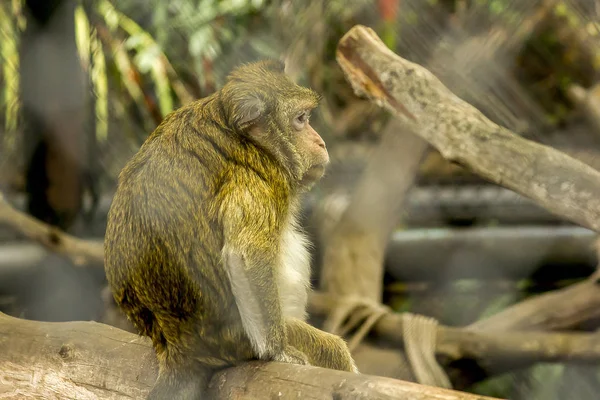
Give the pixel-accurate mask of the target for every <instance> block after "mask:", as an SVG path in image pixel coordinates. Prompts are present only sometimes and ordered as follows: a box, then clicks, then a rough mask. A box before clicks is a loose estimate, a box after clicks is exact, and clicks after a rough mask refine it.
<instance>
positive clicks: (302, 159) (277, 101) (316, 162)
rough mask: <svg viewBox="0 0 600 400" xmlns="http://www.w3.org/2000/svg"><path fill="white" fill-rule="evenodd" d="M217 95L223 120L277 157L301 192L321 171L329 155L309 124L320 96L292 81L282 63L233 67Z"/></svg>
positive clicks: (315, 179)
mask: <svg viewBox="0 0 600 400" xmlns="http://www.w3.org/2000/svg"><path fill="white" fill-rule="evenodd" d="M220 100H221V106H222V108H223V110H224V111H225V117H226V118H225V120H226V121H227V124H228V125H229V126H230V127H231V128H232V129H233V130H234V131H236V132H239V133H240V134H241V135H244V136H246V137H248V138H249V139H250V140H251V141H253V142H254V143H256V144H257V145H258V146H259V147H260V148H262V149H263V150H264V151H266V152H268V153H269V154H270V155H271V156H273V157H274V158H275V159H277V160H278V161H279V163H280V165H281V166H282V167H283V168H285V169H286V170H287V171H289V172H290V174H291V176H292V179H293V180H294V183H295V184H297V185H298V189H299V190H300V191H305V190H308V189H310V188H311V187H312V186H313V184H314V183H315V182H316V181H318V180H319V179H320V178H321V177H322V176H323V174H324V172H325V167H326V166H327V164H328V163H329V154H328V153H327V149H326V147H325V143H324V142H323V139H321V136H319V134H318V133H317V132H316V131H315V130H314V129H313V128H312V127H311V126H310V123H309V119H310V112H311V111H312V110H313V109H315V108H316V107H317V106H318V104H319V95H318V94H317V93H315V92H314V91H312V90H310V89H308V88H305V87H302V86H299V85H297V84H296V83H294V82H293V81H292V80H291V79H290V78H289V77H288V76H286V75H285V72H284V65H283V64H282V63H280V62H275V61H262V62H257V63H252V64H246V65H243V66H241V67H238V68H236V69H235V70H234V71H233V72H232V73H231V74H230V75H229V77H228V81H227V83H226V84H225V86H224V87H223V88H222V89H221V91H220Z"/></svg>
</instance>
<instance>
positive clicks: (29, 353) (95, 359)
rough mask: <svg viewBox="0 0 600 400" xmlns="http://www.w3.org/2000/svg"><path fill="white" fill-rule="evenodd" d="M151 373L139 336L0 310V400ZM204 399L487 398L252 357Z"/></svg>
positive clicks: (120, 395)
mask: <svg viewBox="0 0 600 400" xmlns="http://www.w3.org/2000/svg"><path fill="white" fill-rule="evenodd" d="M156 373H157V364H156V360H155V357H154V353H153V351H152V348H151V345H150V343H149V341H148V340H147V339H145V338H141V337H139V336H136V335H134V334H131V333H128V332H125V331H122V330H120V329H117V328H113V327H110V326H107V325H103V324H98V323H94V322H64V323H49V322H35V321H27V320H23V319H18V318H13V317H9V316H7V315H4V314H1V313H0V398H3V399H4V398H6V399H21V398H33V399H46V400H53V399H79V400H88V399H142V398H144V396H145V395H146V394H147V392H148V391H149V389H150V387H151V386H152V384H153V382H154V380H155V378H156ZM208 398H211V399H215V400H218V399H238V400H243V399H273V398H281V399H290V398H294V399H295V398H301V399H315V400H316V399H323V400H325V399H332V398H334V399H339V400H343V399H367V398H368V399H375V400H377V399H381V400H388V399H398V398H410V399H416V400H419V399H423V400H425V399H439V400H442V399H443V400H483V399H490V398H487V397H485V398H484V397H481V396H475V395H471V394H468V393H462V392H457V391H449V390H443V389H439V388H433V387H427V386H422V385H417V384H414V383H409V382H403V381H398V380H393V379H389V378H381V377H373V376H368V375H354V374H350V373H346V372H340V371H333V370H327V369H322V368H315V367H306V366H299V365H290V364H280V363H260V362H251V363H247V364H245V365H242V366H239V367H236V368H230V369H226V370H224V371H222V372H220V373H218V374H216V375H215V376H214V377H213V379H212V381H211V385H210V393H209V396H208Z"/></svg>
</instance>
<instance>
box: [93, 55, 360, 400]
mask: <svg viewBox="0 0 600 400" xmlns="http://www.w3.org/2000/svg"><path fill="white" fill-rule="evenodd" d="M318 103H319V96H318V95H317V94H316V93H315V92H313V91H312V90H310V89H307V88H304V87H301V86H299V85H297V84H296V83H294V82H292V81H291V80H290V79H289V77H287V76H286V75H285V73H284V65H283V63H281V62H278V61H260V62H256V63H251V64H245V65H242V66H240V67H238V68H237V69H235V70H234V71H232V72H231V73H230V75H229V76H228V78H227V81H226V83H225V84H224V86H223V87H222V89H221V90H219V91H218V92H216V93H214V94H212V95H211V96H209V97H206V98H204V99H200V100H198V101H196V102H193V103H191V104H189V105H186V106H184V107H182V108H180V109H178V110H176V111H174V112H172V113H171V114H170V115H168V116H167V117H166V118H165V119H164V121H163V122H162V123H161V124H160V125H159V126H158V127H157V128H156V130H155V131H154V132H153V133H152V134H151V135H150V136H149V137H148V139H147V140H146V141H145V143H144V144H143V145H142V146H141V148H140V150H139V152H138V153H137V154H136V155H135V156H134V157H133V158H132V159H131V160H130V161H129V162H128V164H127V165H126V166H125V168H124V169H123V171H122V172H121V174H120V176H119V182H118V187H117V191H116V194H115V197H114V200H113V203H112V205H111V208H110V211H109V214H108V225H107V231H106V240H105V255H106V260H105V261H106V263H105V264H106V274H107V278H108V282H109V285H110V287H111V291H112V293H113V296H114V298H115V300H116V302H117V304H118V305H119V307H120V308H121V310H123V312H124V313H125V314H126V315H127V316H128V318H129V319H130V320H131V321H132V322H133V324H134V325H135V326H136V327H137V329H138V330H139V331H140V334H142V335H145V336H149V337H150V338H151V339H152V343H153V346H154V349H155V352H156V355H157V358H158V361H159V376H158V378H157V381H156V383H155V385H154V387H153V389H152V390H151V392H150V395H149V399H171V398H176V399H201V398H203V395H202V393H203V392H205V388H206V385H207V383H208V381H209V380H210V377H211V376H212V374H213V373H214V371H215V370H217V369H220V368H225V367H228V366H233V365H236V364H238V363H241V362H244V361H248V360H256V359H259V360H270V361H279V362H286V363H295V364H302V365H314V366H320V367H325V368H332V369H338V370H345V371H352V372H358V371H357V369H356V366H355V363H354V361H353V359H352V356H351V354H350V352H349V350H348V347H347V345H346V342H345V341H344V340H343V339H342V338H340V337H338V336H335V335H332V334H329V333H326V332H323V331H321V330H319V329H316V328H314V327H312V326H310V325H309V324H308V323H306V322H305V318H306V311H305V309H306V303H307V295H308V290H309V285H310V284H309V278H310V256H309V253H308V250H307V239H306V238H305V236H304V234H303V232H302V231H301V229H300V227H299V226H298V222H297V213H298V211H299V206H300V204H299V201H300V196H301V194H302V193H304V192H306V191H307V190H309V189H310V188H311V187H312V186H313V185H314V184H315V182H317V181H318V180H319V179H320V178H321V177H322V176H323V174H324V171H325V168H326V166H327V164H328V163H329V155H328V153H327V149H326V147H325V143H324V142H323V140H322V139H321V137H320V136H319V134H318V133H317V132H316V131H315V130H314V129H313V128H312V127H311V125H310V123H309V119H310V113H311V111H312V110H313V109H315V108H316V107H317V106H318Z"/></svg>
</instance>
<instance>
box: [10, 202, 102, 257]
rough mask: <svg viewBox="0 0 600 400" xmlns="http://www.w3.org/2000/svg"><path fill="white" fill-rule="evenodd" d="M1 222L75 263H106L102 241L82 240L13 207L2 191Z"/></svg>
mask: <svg viewBox="0 0 600 400" xmlns="http://www.w3.org/2000/svg"><path fill="white" fill-rule="evenodd" d="M0 224H5V225H8V226H10V227H11V228H13V229H15V230H16V231H18V232H20V233H22V234H23V235H25V236H26V237H28V238H30V239H32V240H35V241H36V242H38V243H41V244H42V245H43V246H44V247H46V248H47V249H49V250H51V251H53V252H56V253H58V254H61V255H63V256H66V257H68V258H70V259H71V261H73V263H74V264H75V265H85V264H99V265H103V263H104V244H103V242H102V241H92V240H82V239H78V238H76V237H74V236H71V235H69V234H67V233H64V232H62V231H61V230H60V229H58V228H55V227H53V226H50V225H48V224H45V223H43V222H41V221H39V220H37V219H35V218H33V217H31V216H29V215H27V214H25V213H23V212H21V211H18V210H16V209H15V208H13V207H12V206H11V205H10V204H9V203H8V202H7V201H6V199H5V198H4V196H3V195H2V193H0Z"/></svg>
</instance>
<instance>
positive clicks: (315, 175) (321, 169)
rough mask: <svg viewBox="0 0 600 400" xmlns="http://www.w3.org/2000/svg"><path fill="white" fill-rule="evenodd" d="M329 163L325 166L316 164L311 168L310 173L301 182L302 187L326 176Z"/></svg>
mask: <svg viewBox="0 0 600 400" xmlns="http://www.w3.org/2000/svg"><path fill="white" fill-rule="evenodd" d="M326 166H327V163H324V164H315V165H313V166H311V167H310V168H309V169H308V171H306V172H305V173H304V176H303V177H302V180H301V181H300V184H301V185H311V184H313V183H315V182H316V181H318V180H319V179H321V177H323V175H324V174H325V167H326Z"/></svg>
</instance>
